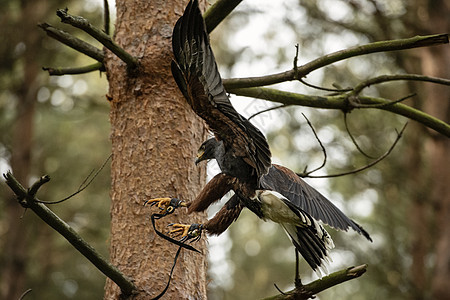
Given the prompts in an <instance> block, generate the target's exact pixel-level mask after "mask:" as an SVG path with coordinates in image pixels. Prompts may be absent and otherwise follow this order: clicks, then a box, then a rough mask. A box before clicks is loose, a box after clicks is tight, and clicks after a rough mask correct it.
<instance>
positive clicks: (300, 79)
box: [294, 44, 352, 93]
mask: <svg viewBox="0 0 450 300" xmlns="http://www.w3.org/2000/svg"><path fill="white" fill-rule="evenodd" d="M298 53H299V46H298V44H295V56H294V79H296V80H298V81H300V82H301V83H303V84H304V85H306V86H308V87H310V88H313V89H316V90H321V91H327V92H337V93H342V92H348V91H351V90H352V89H330V88H324V87H320V86H317V85H313V84H311V83H308V82H306V81H304V80H303V79H302V78H301V77H299V76H298V65H297V63H298Z"/></svg>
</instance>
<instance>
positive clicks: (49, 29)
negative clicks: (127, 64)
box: [38, 23, 105, 63]
mask: <svg viewBox="0 0 450 300" xmlns="http://www.w3.org/2000/svg"><path fill="white" fill-rule="evenodd" d="M38 26H39V27H40V28H42V29H43V30H44V31H45V32H46V33H47V35H48V36H49V37H51V38H54V39H55V40H57V41H59V42H61V43H63V44H64V45H67V46H69V47H70V48H72V49H75V50H77V51H78V52H81V53H83V54H85V55H87V56H89V57H92V58H93V59H95V60H96V61H98V62H101V63H103V60H104V58H105V55H104V54H103V52H102V51H101V50H100V49H98V48H96V47H94V46H92V45H91V44H89V43H86V42H85V41H83V40H80V39H79V38H76V37H74V36H73V35H71V34H69V33H67V32H65V31H63V30H60V29H57V28H55V27H53V26H51V25H50V24H47V23H42V24H38Z"/></svg>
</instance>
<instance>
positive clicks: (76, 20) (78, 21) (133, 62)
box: [56, 9, 138, 69]
mask: <svg viewBox="0 0 450 300" xmlns="http://www.w3.org/2000/svg"><path fill="white" fill-rule="evenodd" d="M56 15H57V16H58V17H59V18H60V19H61V22H63V23H67V24H69V25H72V26H73V27H76V28H79V29H81V30H83V31H84V32H86V33H87V34H89V35H90V36H92V37H93V38H94V39H96V40H97V41H99V42H100V43H102V44H103V46H105V47H106V48H108V49H109V50H111V52H112V53H114V54H115V55H117V57H119V58H120V59H121V60H122V61H124V62H125V63H126V64H127V66H128V68H129V69H135V68H137V66H138V60H137V59H136V58H135V57H133V56H132V55H131V54H129V53H128V52H126V51H125V50H124V49H122V48H121V47H120V46H119V45H117V44H116V43H115V42H114V41H113V40H112V38H111V37H110V36H109V35H107V34H106V33H104V32H103V31H101V30H99V29H97V28H96V27H94V26H92V25H91V23H89V21H88V20H87V19H85V18H83V17H80V16H73V15H70V14H69V13H67V9H58V10H57V11H56Z"/></svg>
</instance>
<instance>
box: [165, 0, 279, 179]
mask: <svg viewBox="0 0 450 300" xmlns="http://www.w3.org/2000/svg"><path fill="white" fill-rule="evenodd" d="M172 48H173V53H174V57H175V61H174V62H173V63H172V74H173V77H174V78H175V81H176V83H177V85H178V87H179V88H180V90H181V92H182V93H183V95H184V97H185V98H186V100H187V101H188V103H189V105H190V106H191V107H192V109H193V110H194V111H195V113H196V114H197V115H199V116H200V117H201V118H203V119H204V120H205V121H206V123H207V124H208V126H209V128H210V129H211V130H212V131H213V132H214V134H215V135H216V137H217V139H219V140H222V141H223V142H224V145H225V147H226V148H227V149H232V150H233V151H234V154H235V155H236V156H238V157H242V158H243V159H244V161H246V162H247V163H248V164H249V165H250V166H252V167H254V168H255V170H256V174H257V176H258V178H259V177H260V176H262V175H263V174H266V173H267V171H268V169H269V167H270V165H271V153H270V150H269V145H268V143H267V140H266V138H265V136H264V135H263V134H262V133H261V131H259V130H258V128H256V127H255V126H254V125H253V124H251V123H250V122H249V121H248V120H247V119H245V118H244V117H243V116H241V115H240V114H239V113H238V112H237V111H236V110H235V109H234V107H233V106H232V104H231V102H230V99H229V98H228V95H227V93H226V91H225V88H224V86H223V83H222V79H221V77H220V74H219V71H218V69H217V64H216V61H215V59H214V54H213V52H212V49H211V46H210V44H209V39H208V34H207V32H206V26H205V23H204V20H203V17H202V15H201V12H200V9H199V8H198V1H197V0H195V1H190V2H189V4H188V6H187V7H186V10H185V12H184V14H183V16H182V17H181V18H180V19H179V20H178V21H177V22H176V24H175V27H174V30H173V37H172Z"/></svg>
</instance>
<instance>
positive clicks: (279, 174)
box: [260, 164, 372, 241]
mask: <svg viewBox="0 0 450 300" xmlns="http://www.w3.org/2000/svg"><path fill="white" fill-rule="evenodd" d="M260 185H261V187H262V188H264V189H269V190H273V191H277V192H279V193H280V194H282V195H283V196H284V197H286V198H287V199H289V201H290V203H291V204H293V205H294V206H296V207H298V208H300V209H302V210H304V211H305V212H307V213H308V214H310V215H311V216H312V217H313V218H315V219H316V220H320V221H322V222H323V223H325V224H327V225H329V226H331V227H333V228H336V229H340V230H343V231H347V230H348V229H349V228H352V229H353V230H355V231H356V232H358V233H359V234H362V235H363V236H365V237H366V238H367V239H368V240H370V241H372V239H371V238H370V235H369V234H368V233H367V231H365V230H364V229H363V228H362V227H361V226H360V225H358V224H357V223H356V222H354V221H353V220H351V219H350V218H348V217H347V216H346V215H345V214H344V213H343V212H342V211H341V210H340V209H339V208H337V207H336V206H335V205H334V204H333V203H331V202H330V200H328V199H327V198H325V197H324V196H323V195H322V194H320V193H319V192H318V191H316V190H315V189H314V188H313V187H311V186H310V185H308V184H307V183H306V182H305V181H303V180H302V179H301V178H300V177H298V176H297V174H295V173H294V172H293V171H292V170H290V169H288V168H286V167H283V166H280V165H275V164H274V165H272V167H271V168H270V169H269V173H268V174H266V175H264V176H263V177H262V178H261V180H260Z"/></svg>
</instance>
